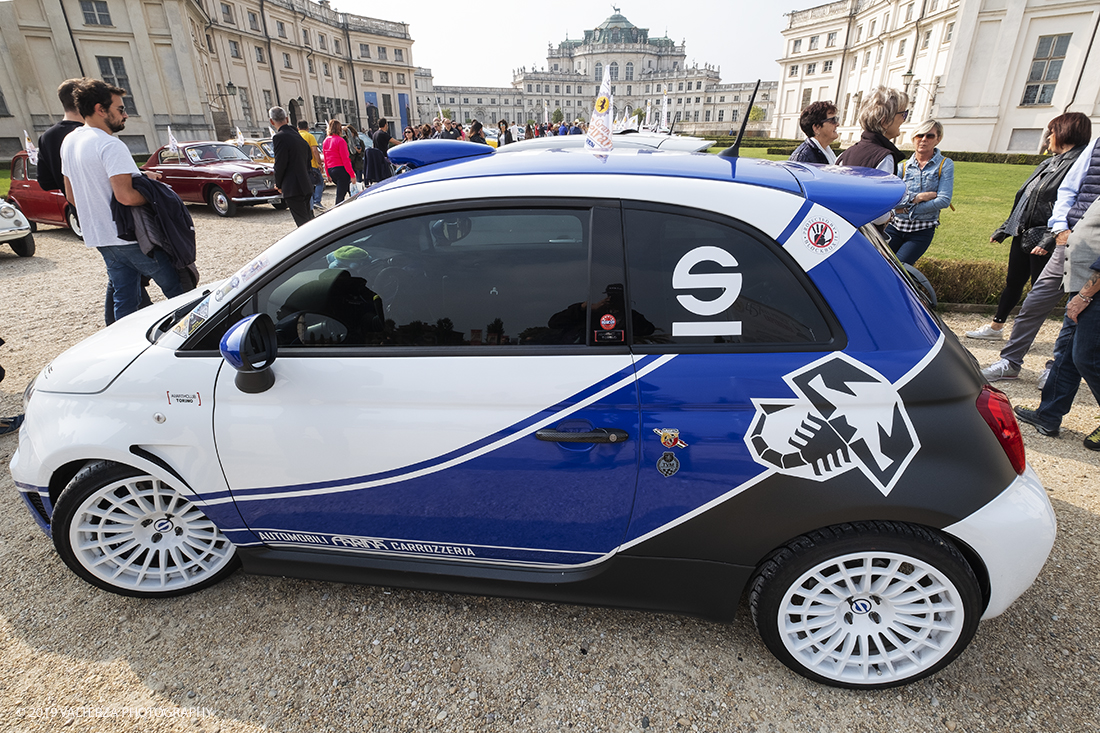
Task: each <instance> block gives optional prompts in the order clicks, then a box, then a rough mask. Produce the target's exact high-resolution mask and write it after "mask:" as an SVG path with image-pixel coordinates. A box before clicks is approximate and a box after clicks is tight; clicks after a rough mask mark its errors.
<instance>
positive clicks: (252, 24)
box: [248, 10, 260, 31]
mask: <svg viewBox="0 0 1100 733" xmlns="http://www.w3.org/2000/svg"><path fill="white" fill-rule="evenodd" d="M248 27H249V28H251V29H252V30H254V31H258V30H260V16H258V15H256V14H255V13H253V12H252V11H251V10H249V11H248Z"/></svg>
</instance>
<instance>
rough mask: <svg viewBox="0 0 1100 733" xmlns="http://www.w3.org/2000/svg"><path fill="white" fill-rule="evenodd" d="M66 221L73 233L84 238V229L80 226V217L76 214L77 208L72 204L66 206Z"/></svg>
mask: <svg viewBox="0 0 1100 733" xmlns="http://www.w3.org/2000/svg"><path fill="white" fill-rule="evenodd" d="M65 223H66V224H68V225H69V229H70V230H72V233H73V234H75V235H76V236H78V237H79V238H81V239H84V230H83V229H81V228H80V219H78V218H77V216H76V209H74V208H73V207H71V206H68V207H66V208H65Z"/></svg>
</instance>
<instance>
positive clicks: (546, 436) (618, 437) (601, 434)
mask: <svg viewBox="0 0 1100 733" xmlns="http://www.w3.org/2000/svg"><path fill="white" fill-rule="evenodd" d="M535 437H536V438H538V439H539V440H546V441H549V442H551V443H622V442H624V441H627V440H630V433H628V432H626V431H625V430H617V429H614V428H596V429H594V430H590V431H588V432H587V433H574V432H570V431H568V430H539V431H536V432H535Z"/></svg>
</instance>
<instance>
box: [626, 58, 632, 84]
mask: <svg viewBox="0 0 1100 733" xmlns="http://www.w3.org/2000/svg"><path fill="white" fill-rule="evenodd" d="M626 80H627V81H634V62H633V61H627V62H626Z"/></svg>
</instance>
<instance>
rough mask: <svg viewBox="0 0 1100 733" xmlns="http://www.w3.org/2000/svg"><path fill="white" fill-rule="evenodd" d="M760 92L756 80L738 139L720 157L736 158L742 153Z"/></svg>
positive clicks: (758, 82) (758, 81)
mask: <svg viewBox="0 0 1100 733" xmlns="http://www.w3.org/2000/svg"><path fill="white" fill-rule="evenodd" d="M758 91H760V80H759V79H757V80H756V87H754V88H753V90H752V96H751V97H749V109H748V112H746V113H745V116H744V117H742V118H741V129H740V130H738V131H737V139H736V140H734V141H733V145H730V146H729V147H728V148H726V149H725V150H723V151H722V152H721V153H719V154H718V155H720V156H722V157H723V158H736V157H738V153H740V151H741V138H743V137H744V136H745V125H747V124H748V123H749V115H750V114H752V106H753V104H755V103H756V93H757V92H758Z"/></svg>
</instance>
